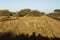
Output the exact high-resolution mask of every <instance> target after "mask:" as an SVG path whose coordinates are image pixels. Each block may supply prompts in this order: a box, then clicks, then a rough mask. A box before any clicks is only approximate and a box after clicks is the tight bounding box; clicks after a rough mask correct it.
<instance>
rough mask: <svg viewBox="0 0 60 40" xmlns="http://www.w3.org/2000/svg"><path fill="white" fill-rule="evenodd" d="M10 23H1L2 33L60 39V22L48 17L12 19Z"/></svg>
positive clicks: (0, 29)
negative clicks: (33, 34)
mask: <svg viewBox="0 0 60 40" xmlns="http://www.w3.org/2000/svg"><path fill="white" fill-rule="evenodd" d="M11 19H15V20H9V21H2V22H0V32H1V33H4V32H12V33H14V34H17V35H19V34H21V33H24V34H29V35H32V33H33V32H36V35H38V34H41V35H42V36H48V37H54V36H56V37H60V22H59V21H57V20H54V19H52V18H50V17H47V16H41V17H18V18H17V17H11Z"/></svg>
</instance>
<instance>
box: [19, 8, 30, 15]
mask: <svg viewBox="0 0 60 40" xmlns="http://www.w3.org/2000/svg"><path fill="white" fill-rule="evenodd" d="M30 11H31V9H22V10H20V11H19V12H18V15H19V16H25V15H27V14H29V13H30Z"/></svg>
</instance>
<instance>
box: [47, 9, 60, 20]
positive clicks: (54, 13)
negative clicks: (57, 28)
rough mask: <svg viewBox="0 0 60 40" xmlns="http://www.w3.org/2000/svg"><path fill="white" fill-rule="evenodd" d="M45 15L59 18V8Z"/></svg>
mask: <svg viewBox="0 0 60 40" xmlns="http://www.w3.org/2000/svg"><path fill="white" fill-rule="evenodd" d="M47 16H49V17H51V18H54V19H57V20H60V10H59V9H55V10H54V12H53V13H49V14H47Z"/></svg>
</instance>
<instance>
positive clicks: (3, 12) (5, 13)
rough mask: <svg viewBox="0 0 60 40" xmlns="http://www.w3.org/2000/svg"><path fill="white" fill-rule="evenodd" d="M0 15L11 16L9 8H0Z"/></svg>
mask: <svg viewBox="0 0 60 40" xmlns="http://www.w3.org/2000/svg"><path fill="white" fill-rule="evenodd" d="M0 16H12V14H11V13H10V12H9V10H0Z"/></svg>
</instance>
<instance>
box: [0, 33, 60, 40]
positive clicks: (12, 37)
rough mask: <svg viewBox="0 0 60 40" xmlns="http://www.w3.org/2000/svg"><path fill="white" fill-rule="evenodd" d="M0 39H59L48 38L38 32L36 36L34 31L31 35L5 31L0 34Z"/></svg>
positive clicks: (59, 39) (58, 39) (55, 39)
mask: <svg viewBox="0 0 60 40" xmlns="http://www.w3.org/2000/svg"><path fill="white" fill-rule="evenodd" d="M0 34H1V33H0ZM0 40H60V38H56V37H54V38H48V37H43V36H42V35H40V34H38V36H36V35H35V32H33V34H32V35H31V36H29V35H28V34H26V35H25V34H20V35H18V36H15V35H12V34H11V33H9V32H7V33H4V34H2V35H0Z"/></svg>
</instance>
